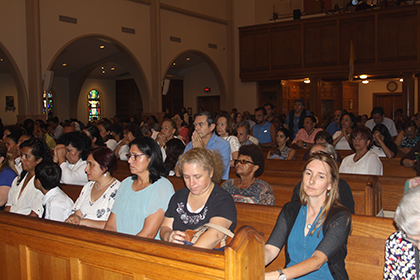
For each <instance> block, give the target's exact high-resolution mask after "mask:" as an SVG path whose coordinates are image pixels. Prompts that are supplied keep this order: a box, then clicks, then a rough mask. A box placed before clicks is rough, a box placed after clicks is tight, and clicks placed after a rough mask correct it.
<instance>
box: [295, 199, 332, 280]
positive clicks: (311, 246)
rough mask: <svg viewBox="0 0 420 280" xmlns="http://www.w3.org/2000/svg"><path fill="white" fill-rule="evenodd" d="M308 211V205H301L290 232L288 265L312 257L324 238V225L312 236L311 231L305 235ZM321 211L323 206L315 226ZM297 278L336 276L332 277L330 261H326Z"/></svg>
mask: <svg viewBox="0 0 420 280" xmlns="http://www.w3.org/2000/svg"><path fill="white" fill-rule="evenodd" d="M306 211H307V206H301V207H300V210H299V214H298V216H297V218H296V221H295V224H294V225H293V228H292V231H291V232H290V234H289V238H288V240H287V252H288V253H289V256H290V263H289V264H288V265H287V266H288V267H290V266H292V265H295V264H297V263H300V262H302V261H304V260H306V259H308V258H310V257H311V256H312V254H313V253H314V252H315V250H316V248H317V247H318V245H319V243H320V242H321V240H322V238H324V234H323V230H322V227H321V230H319V228H316V229H315V231H314V233H313V234H312V236H311V235H309V233H308V235H307V236H305V225H306ZM321 211H322V208H321V209H320V210H319V213H318V216H317V217H316V218H315V221H314V223H313V225H314V226H315V224H316V223H317V221H318V218H319V215H320V213H321ZM309 232H311V229H309ZM297 248H299V249H297ZM295 279H305V280H309V279H311V280H312V279H313V280H319V279H325V280H330V279H331V280H333V279H334V278H333V277H332V275H331V272H330V270H329V268H328V263H327V262H326V263H324V264H323V265H322V266H321V268H320V269H319V270H315V271H313V272H311V273H309V274H306V275H304V276H301V277H298V278H295Z"/></svg>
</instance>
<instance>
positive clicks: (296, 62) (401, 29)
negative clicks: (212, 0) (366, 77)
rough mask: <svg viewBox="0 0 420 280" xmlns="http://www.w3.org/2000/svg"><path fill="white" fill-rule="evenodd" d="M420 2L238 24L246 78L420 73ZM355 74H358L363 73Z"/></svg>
mask: <svg viewBox="0 0 420 280" xmlns="http://www.w3.org/2000/svg"><path fill="white" fill-rule="evenodd" d="M419 14H420V5H409V6H401V7H395V8H388V9H379V10H371V11H363V12H357V13H350V14H339V15H333V16H328V17H318V18H310V19H302V20H293V21H288V22H278V23H270V24H262V25H254V26H246V27H241V28H239V47H240V77H241V80H242V81H243V82H249V81H267V80H288V79H295V78H299V79H302V78H304V77H329V78H344V79H346V78H347V77H348V75H349V58H350V42H351V41H352V42H353V46H354V52H355V57H356V60H355V64H354V68H355V73H358V74H359V75H360V74H362V72H363V73H374V74H376V75H394V76H395V75H396V74H398V73H400V72H403V73H404V72H418V71H419V70H420V66H419V63H418V62H419V59H420V56H419V53H420V45H419V42H420V33H419V26H420V17H419ZM358 74H356V75H358Z"/></svg>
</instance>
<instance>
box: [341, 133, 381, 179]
mask: <svg viewBox="0 0 420 280" xmlns="http://www.w3.org/2000/svg"><path fill="white" fill-rule="evenodd" d="M350 139H351V140H352V141H351V143H350V146H351V148H352V150H353V151H355V152H356V153H354V154H352V155H349V156H347V157H345V158H344V159H343V161H342V163H341V165H340V173H352V174H366V175H380V176H382V173H383V167H382V162H381V160H380V159H379V157H378V155H377V154H375V153H374V152H372V151H369V149H370V148H371V146H372V144H373V136H372V132H371V131H370V129H369V128H367V127H365V126H359V127H356V128H355V129H353V131H352V132H351V134H350Z"/></svg>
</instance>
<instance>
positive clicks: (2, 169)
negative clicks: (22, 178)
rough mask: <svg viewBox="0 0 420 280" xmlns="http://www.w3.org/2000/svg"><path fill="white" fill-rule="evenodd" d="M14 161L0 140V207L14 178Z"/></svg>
mask: <svg viewBox="0 0 420 280" xmlns="http://www.w3.org/2000/svg"><path fill="white" fill-rule="evenodd" d="M16 176H17V174H16V170H15V161H14V160H13V157H12V155H11V154H8V153H7V146H6V144H5V143H4V142H0V209H1V210H3V206H4V205H5V204H6V202H7V197H8V194H9V190H10V187H11V186H12V182H13V180H14V179H15V178H16Z"/></svg>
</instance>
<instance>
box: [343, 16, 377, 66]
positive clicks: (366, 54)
mask: <svg viewBox="0 0 420 280" xmlns="http://www.w3.org/2000/svg"><path fill="white" fill-rule="evenodd" d="M339 28H340V35H339V36H340V41H339V50H340V65H349V57H350V40H353V47H354V52H355V54H356V62H355V63H373V62H375V36H374V34H375V17H374V16H373V15H369V16H363V17H356V18H351V19H342V20H340V26H339Z"/></svg>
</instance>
